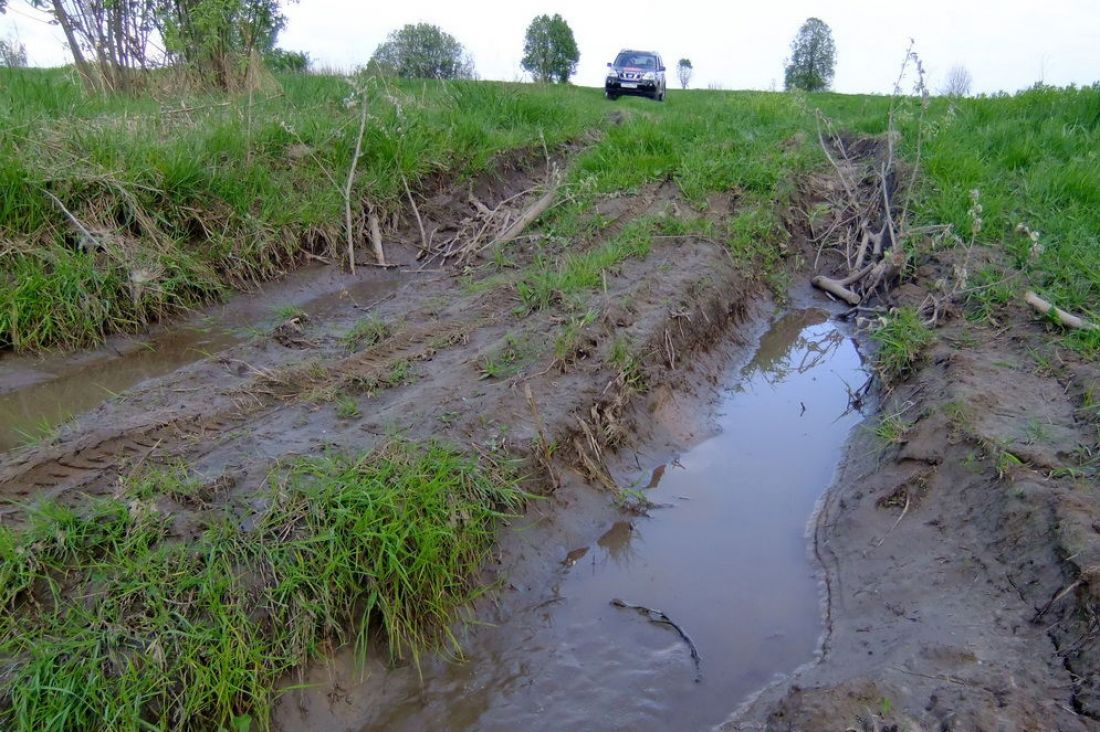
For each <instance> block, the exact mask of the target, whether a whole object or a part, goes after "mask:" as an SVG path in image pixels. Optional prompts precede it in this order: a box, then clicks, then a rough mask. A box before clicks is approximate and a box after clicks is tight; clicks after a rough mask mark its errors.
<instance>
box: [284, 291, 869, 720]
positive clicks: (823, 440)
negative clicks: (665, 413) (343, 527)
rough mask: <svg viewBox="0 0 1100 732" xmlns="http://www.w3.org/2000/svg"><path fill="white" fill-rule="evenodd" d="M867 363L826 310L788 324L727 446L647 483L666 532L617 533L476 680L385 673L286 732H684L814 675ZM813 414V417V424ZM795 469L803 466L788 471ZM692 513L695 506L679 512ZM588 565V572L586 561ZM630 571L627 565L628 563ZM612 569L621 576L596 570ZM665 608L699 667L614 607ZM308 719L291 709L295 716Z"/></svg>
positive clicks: (709, 447) (494, 633) (487, 635)
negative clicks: (816, 546) (810, 666)
mask: <svg viewBox="0 0 1100 732" xmlns="http://www.w3.org/2000/svg"><path fill="white" fill-rule="evenodd" d="M826 369H828V370H829V371H833V372H836V373H838V374H840V375H841V377H842V378H845V379H847V380H851V381H855V380H856V378H857V374H858V373H859V372H860V361H859V355H858V354H857V352H856V350H855V348H854V346H853V345H852V343H851V341H850V340H848V339H846V338H844V336H843V335H842V334H841V333H840V332H838V331H837V330H836V329H835V328H834V327H833V326H832V325H831V324H829V323H827V322H826V319H825V314H824V313H822V312H821V311H806V312H802V313H795V314H792V315H790V316H788V317H785V318H783V319H781V320H779V321H778V322H777V323H776V324H775V327H774V328H773V329H772V330H771V331H769V333H768V334H767V335H765V336H764V337H763V338H762V339H761V342H760V349H759V350H758V352H757V353H756V355H755V357H754V358H753V359H752V362H751V363H750V364H749V365H748V366H746V368H745V369H744V370H743V372H742V389H741V391H740V392H738V393H730V392H727V393H726V394H727V396H726V397H725V399H724V400H723V402H722V404H720V405H719V408H720V410H721V416H720V417H719V423H720V427H721V429H722V431H721V433H720V434H718V435H717V436H715V437H713V438H710V439H708V440H706V441H705V442H703V443H701V444H700V445H698V446H697V447H695V448H693V449H691V450H689V451H687V452H686V453H684V454H683V455H681V456H680V458H679V464H678V467H682V468H683V469H677V470H675V471H654V472H653V473H652V474H650V473H648V471H643V472H642V474H641V475H638V476H636V479H635V482H636V484H638V485H641V484H644V483H645V481H646V480H647V479H648V481H649V482H650V484H651V485H652V486H653V487H652V488H651V489H650V490H649V491H648V493H647V495H648V496H649V498H650V499H651V500H653V501H654V502H655V503H667V504H671V505H672V506H673V507H670V508H667V509H664V510H661V511H657V512H654V514H653V516H652V518H638V519H635V526H634V527H633V529H632V528H631V525H630V524H629V523H628V522H625V521H622V522H619V523H616V524H615V525H614V526H612V527H611V528H610V529H609V530H608V531H606V532H605V533H604V534H603V535H602V536H600V537H599V539H597V541H596V544H597V546H598V547H599V549H600V550H602V551H601V552H600V554H603V555H604V556H603V557H599V556H596V557H595V558H594V561H592V562H588V561H585V562H581V563H578V564H577V565H576V566H573V567H571V568H568V569H563V570H562V572H563V573H564V576H563V577H562V578H561V581H560V584H559V585H558V586H557V587H556V588H555V590H556V591H555V595H554V597H553V599H552V600H551V601H548V602H546V603H541V604H539V605H538V606H536V608H535V609H532V610H530V611H528V612H519V613H516V614H515V615H513V616H511V617H509V618H508V619H506V620H505V621H504V622H503V623H502V624H501V625H499V626H495V627H493V628H480V629H478V630H477V631H476V632H474V633H473V635H472V637H471V638H470V639H469V640H468V641H467V642H466V643H465V650H466V656H467V658H468V661H467V662H466V663H463V664H460V665H455V664H446V663H443V662H440V661H434V660H433V661H429V662H428V663H426V664H425V665H424V666H423V668H422V670H423V680H422V681H421V679H420V678H419V677H417V675H416V674H415V673H414V672H412V671H409V672H408V673H402V672H387V673H385V674H379V676H378V678H377V679H375V680H371V681H369V682H368V683H365V684H363V685H362V686H361V687H360V688H358V689H356V690H353V691H350V692H349V695H348V701H347V703H346V704H342V705H340V706H338V707H337V706H333V705H330V704H328V703H327V702H325V701H323V700H322V701H320V702H312V701H311V702H309V706H310V707H311V713H312V712H316V716H313V717H310V718H309V719H308V720H305V723H304V724H303V725H302V726H301V727H290V728H287V729H288V730H289V729H320V728H324V729H344V730H356V731H360V730H362V731H365V730H387V731H388V730H424V729H447V730H502V731H503V730H519V729H522V730H555V731H556V730H632V731H633V730H686V729H706V728H708V727H710V726H713V725H715V724H717V723H719V722H721V721H722V720H723V719H724V718H726V716H727V715H728V714H729V713H730V712H731V711H732V710H733V709H734V708H735V707H736V706H737V704H738V703H739V702H740V701H741V700H743V699H745V698H746V697H747V696H748V695H749V694H751V693H752V692H753V691H755V690H757V689H759V688H761V687H762V686H763V685H764V684H766V683H767V682H768V681H769V680H771V679H772V678H773V677H774V676H775V674H777V673H784V672H789V671H791V670H793V669H795V668H796V667H797V666H799V665H800V664H802V663H805V662H806V661H808V660H810V659H811V658H812V655H813V652H814V649H815V647H816V645H817V639H818V636H819V634H820V631H821V616H820V608H819V598H818V585H817V580H816V577H815V576H814V571H813V567H812V565H811V563H810V561H809V558H808V556H807V545H806V536H805V527H806V523H807V521H808V520H809V517H810V515H811V513H812V511H813V507H814V504H815V502H816V500H817V499H818V497H819V496H820V495H821V493H822V491H823V490H824V489H825V488H826V486H828V485H829V483H830V482H831V480H832V477H833V473H834V471H835V469H836V466H837V463H838V461H839V458H840V454H841V448H842V446H843V443H844V441H845V440H846V439H847V434H846V433H847V431H848V429H849V428H851V427H852V426H853V425H854V424H855V423H856V421H857V416H855V415H852V414H846V413H845V410H846V408H847V406H848V398H847V392H846V390H845V389H844V386H843V384H842V383H841V381H840V380H838V379H833V378H828V379H826V378H819V376H820V375H821V374H822V373H823V372H825V370H826ZM802 405H807V406H808V408H807V409H805V410H803V409H802V408H801V406H802ZM792 452H794V453H796V454H797V459H791V456H792ZM680 496H683V497H686V498H690V500H688V501H677V500H676V498H678V497H680ZM590 556H591V555H590ZM624 558H628V559H626V561H623V559H624ZM600 559H604V560H607V559H610V560H611V561H599V560H600ZM616 597H618V598H622V599H623V600H625V601H626V602H628V603H632V604H636V605H644V606H648V607H654V608H660V609H661V610H663V611H664V612H666V613H668V615H669V617H671V618H673V619H674V620H675V621H676V622H677V623H678V624H679V625H681V626H682V627H683V628H684V630H685V631H686V632H688V633H689V634H690V635H691V637H692V639H693V640H694V642H695V643H696V645H697V646H698V648H699V651H700V653H701V655H702V659H703V660H702V674H703V679H702V681H701V682H700V683H695V677H694V673H693V671H692V664H691V661H690V658H689V657H688V655H687V650H686V648H685V645H684V643H683V642H681V640H680V639H679V638H678V637H677V636H676V634H675V633H669V632H667V629H663V628H660V627H658V626H655V625H654V624H652V623H638V622H632V620H633V618H631V617H630V616H629V615H627V614H624V613H622V612H621V610H616V608H614V607H612V606H611V605H610V604H609V602H610V600H611V599H612V598H616ZM299 701H301V703H306V702H305V701H302V700H301V699H300V698H298V699H297V700H296V698H295V696H294V694H291V695H288V697H287V701H286V704H287V705H288V706H290V705H292V704H297V703H299Z"/></svg>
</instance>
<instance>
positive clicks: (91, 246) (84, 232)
mask: <svg viewBox="0 0 1100 732" xmlns="http://www.w3.org/2000/svg"><path fill="white" fill-rule="evenodd" d="M42 192H43V193H45V194H46V195H47V196H48V197H49V199H50V200H51V201H53V204H54V205H55V206H57V207H58V208H59V209H61V213H63V214H65V218H67V219H68V220H69V223H71V224H72V225H73V226H74V227H75V228H76V230H77V231H78V232H79V233H80V235H81V236H82V237H84V240H83V241H81V242H80V243H81V246H82V247H83V248H84V249H85V250H86V251H91V250H96V249H102V248H103V247H102V245H101V244H100V243H99V239H96V238H95V237H94V236H92V232H90V231H88V228H87V227H86V226H84V224H82V223H80V219H78V218H77V217H76V216H74V215H73V213H72V211H70V210H69V209H67V208H65V204H63V203H62V202H61V199H60V198H58V197H57V196H55V195H54V194H52V193H50V192H49V191H47V190H46V189H45V188H43V189H42Z"/></svg>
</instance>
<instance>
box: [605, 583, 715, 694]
mask: <svg viewBox="0 0 1100 732" xmlns="http://www.w3.org/2000/svg"><path fill="white" fill-rule="evenodd" d="M611 604H612V605H614V606H615V607H621V608H626V609H628V610H636V611H637V612H638V613H639V614H640V615H644V616H645V617H646V619H647V620H648V621H649V622H651V623H656V624H658V625H668V626H670V627H671V628H672V629H673V630H675V631H676V632H677V633H679V634H680V637H681V638H683V639H684V643H686V644H687V647H688V650H689V651H691V660H692V663H694V664H695V683H699V682H700V681H702V680H703V669H702V661H703V660H702V658H700V656H699V649H698V648H696V647H695V642H694V641H693V640H691V636H689V635H688V634H687V633H686V632H685V631H684V629H683V628H681V627H680V626H679V625H678V624H677V623H676V622H675V621H673V619H672V618H670V617H669V616H668V615H667V614H665V613H663V612H661V611H660V610H654V609H653V608H651V607H646V606H645V605H633V604H631V603H629V602H626V601H624V600H620V599H619V598H617V597H616V598H614V599H612V600H611Z"/></svg>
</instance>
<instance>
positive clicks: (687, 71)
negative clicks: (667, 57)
mask: <svg viewBox="0 0 1100 732" xmlns="http://www.w3.org/2000/svg"><path fill="white" fill-rule="evenodd" d="M692 71H693V67H692V65H691V59H690V58H682V59H680V60H679V61H678V62H677V63H676V75H677V76H679V77H680V88H681V89H687V88H688V84H690V83H691V73H692Z"/></svg>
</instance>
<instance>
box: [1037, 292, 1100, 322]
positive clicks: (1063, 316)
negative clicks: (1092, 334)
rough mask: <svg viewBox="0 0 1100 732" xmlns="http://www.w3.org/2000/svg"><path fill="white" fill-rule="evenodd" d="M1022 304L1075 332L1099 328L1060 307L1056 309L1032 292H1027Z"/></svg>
mask: <svg viewBox="0 0 1100 732" xmlns="http://www.w3.org/2000/svg"><path fill="white" fill-rule="evenodd" d="M1024 302H1026V303H1027V304H1028V305H1030V306H1031V307H1032V308H1034V309H1035V311H1036V312H1038V313H1039V314H1040V315H1046V316H1053V317H1054V318H1055V320H1057V321H1058V322H1059V323H1061V324H1062V325H1064V326H1065V327H1067V328H1073V329H1075V330H1096V329H1097V328H1100V326H1098V325H1096V323H1092V322H1090V321H1088V320H1085V319H1084V318H1082V317H1081V316H1080V315H1074V314H1073V313H1069V312H1066V311H1065V310H1063V309H1062V308H1060V307H1056V306H1055V305H1054V304H1053V303H1050V302H1048V301H1046V300H1044V299H1043V298H1041V297H1039V296H1038V295H1037V294H1036V293H1035V292H1034V291H1033V290H1028V291H1027V292H1026V293H1025V294H1024Z"/></svg>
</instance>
